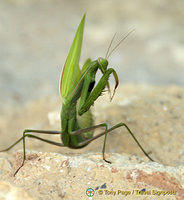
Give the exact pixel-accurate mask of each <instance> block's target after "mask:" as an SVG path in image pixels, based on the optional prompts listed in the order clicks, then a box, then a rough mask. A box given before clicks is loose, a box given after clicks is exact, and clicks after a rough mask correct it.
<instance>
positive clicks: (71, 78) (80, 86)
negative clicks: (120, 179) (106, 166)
mask: <svg viewBox="0 0 184 200" xmlns="http://www.w3.org/2000/svg"><path fill="white" fill-rule="evenodd" d="M84 23H85V14H84V16H83V18H82V20H81V22H80V24H79V26H78V29H77V32H76V34H75V38H74V40H73V43H72V45H71V47H70V51H69V53H68V57H67V59H66V62H65V65H64V68H63V72H62V75H61V81H60V93H61V97H62V110H61V127H62V130H61V131H50V130H32V129H26V130H24V132H23V136H22V137H21V138H20V139H19V140H17V141H16V142H15V143H14V144H12V145H11V146H9V147H8V148H6V149H4V150H2V151H0V152H4V151H8V150H10V149H11V148H12V147H14V146H15V145H16V144H18V143H19V142H20V141H23V161H22V164H21V165H20V167H19V168H18V169H17V170H16V171H15V173H14V176H15V175H16V174H17V172H18V171H19V170H20V169H21V167H22V166H23V165H24V162H25V160H26V150H25V138H26V137H28V138H35V139H38V140H41V141H43V142H46V143H49V144H53V145H56V146H59V147H69V148H72V149H78V148H82V147H84V146H86V145H88V144H89V143H90V142H92V141H94V140H96V139H97V138H99V137H101V136H103V135H105V138H104V143H103V148H102V154H103V160H104V161H105V162H107V163H111V162H110V161H108V160H106V159H105V147H106V139H107V134H108V133H109V132H111V131H113V130H114V129H117V128H119V127H125V128H126V129H127V130H128V132H129V133H130V135H131V136H132V137H133V139H134V140H135V142H136V143H137V145H138V146H139V147H140V149H141V150H142V151H143V153H144V154H145V155H146V156H147V157H148V158H149V159H150V160H151V161H153V159H152V158H151V157H150V156H149V155H148V154H147V153H146V152H145V150H144V149H143V148H142V146H141V145H140V143H139V142H138V140H137V139H136V138H135V136H134V134H133V133H132V131H131V130H130V129H129V128H128V126H127V125H126V124H125V123H122V122H121V123H118V124H116V125H115V126H113V127H111V128H109V129H108V125H107V124H106V123H101V124H98V125H94V124H93V117H92V113H91V110H90V108H91V106H92V105H93V104H94V102H95V101H96V100H97V99H98V97H99V96H100V95H101V94H102V92H104V89H105V87H107V89H108V91H109V93H110V96H111V92H110V86H109V82H108V79H109V76H110V75H111V74H112V75H113V76H114V79H115V82H116V84H115V87H114V91H113V95H112V96H111V100H112V98H113V96H114V94H115V90H116V88H117V87H118V83H119V81H118V75H117V73H116V71H115V70H114V69H113V68H108V61H107V58H108V56H109V55H110V54H111V53H112V51H113V50H114V49H115V48H116V47H117V46H118V45H119V44H120V43H121V42H122V41H123V40H124V39H125V38H126V37H127V36H128V34H127V36H125V37H124V38H123V39H122V40H121V41H120V42H119V43H118V45H116V46H115V48H114V49H112V50H111V52H110V53H109V50H110V47H111V44H112V41H113V39H114V37H113V39H112V40H111V43H110V45H109V48H108V51H107V53H106V56H105V58H102V57H99V58H98V59H97V60H94V61H91V59H90V58H88V59H87V60H86V62H85V63H84V65H83V67H82V69H81V70H80V68H79V60H80V55H81V47H82V40H83V31H84ZM114 36H115V35H114ZM98 70H100V71H101V73H102V77H101V79H100V80H99V82H98V83H97V84H95V79H96V72H97V71H98ZM79 116H80V117H79ZM100 127H102V128H104V129H105V130H104V131H103V132H102V133H100V134H98V135H96V136H93V131H94V130H95V129H96V128H100ZM33 133H41V134H58V135H60V136H61V140H62V143H58V142H55V141H51V140H47V139H43V138H41V137H38V136H36V135H33Z"/></svg>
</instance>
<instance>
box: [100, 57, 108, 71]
mask: <svg viewBox="0 0 184 200" xmlns="http://www.w3.org/2000/svg"><path fill="white" fill-rule="evenodd" d="M98 64H99V65H100V66H101V68H102V69H103V70H106V69H107V66H108V61H107V59H105V58H98Z"/></svg>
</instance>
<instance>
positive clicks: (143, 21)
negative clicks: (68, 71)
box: [0, 0, 184, 114]
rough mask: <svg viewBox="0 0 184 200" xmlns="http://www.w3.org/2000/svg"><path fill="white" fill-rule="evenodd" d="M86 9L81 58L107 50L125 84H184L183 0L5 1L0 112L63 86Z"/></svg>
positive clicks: (1, 4)
mask: <svg viewBox="0 0 184 200" xmlns="http://www.w3.org/2000/svg"><path fill="white" fill-rule="evenodd" d="M85 12H86V13H87V18H86V25H85V33H84V41H83V48H82V55H81V65H82V63H84V61H85V59H86V58H88V57H91V58H92V59H96V58H98V57H99V56H105V53H106V51H107V47H108V45H109V42H110V40H111V38H112V36H113V34H114V33H117V38H116V39H115V43H116V42H117V41H118V40H120V39H121V38H122V37H123V35H125V34H126V33H128V32H129V31H130V30H132V29H135V31H134V33H132V34H131V35H130V36H129V37H128V38H127V39H126V40H125V41H124V42H123V43H122V44H121V46H120V47H119V48H118V49H117V50H116V51H115V52H114V53H113V54H112V55H111V57H110V58H109V62H110V64H109V65H110V66H111V67H113V68H115V70H116V71H117V73H118V74H119V79H120V82H121V83H129V82H130V83H136V84H137V83H146V84H154V85H169V84H177V85H180V86H183V85H184V79H183V77H184V1H183V0H175V1H171V0H150V1H147V0H137V1H127V0H101V1H99V0H98V1H97V0H93V1H90V0H77V1H76V0H39V1H38V0H29V1H27V0H1V1H0V94H1V95H0V113H1V114H3V113H5V112H6V109H7V108H11V107H15V106H16V107H20V106H22V105H23V104H25V103H27V102H29V101H32V100H34V99H38V98H40V97H44V96H52V95H54V96H55V95H58V96H59V92H58V85H59V79H60V74H61V70H62V67H63V65H64V63H65V59H66V57H67V54H68V51H69V48H70V45H71V43H72V41H73V38H74V34H75V31H76V29H77V26H78V24H79V22H80V20H81V18H82V16H83V14H84V13H85Z"/></svg>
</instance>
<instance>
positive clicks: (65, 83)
mask: <svg viewBox="0 0 184 200" xmlns="http://www.w3.org/2000/svg"><path fill="white" fill-rule="evenodd" d="M85 16H86V15H85V14H84V16H83V18H82V20H81V22H80V24H79V26H78V29H77V32H76V34H75V38H74V40H73V43H72V45H71V47H70V51H69V53H68V57H67V59H66V62H65V66H64V69H63V72H62V75H61V82H60V93H61V97H62V99H63V103H64V102H65V101H67V98H68V97H69V95H70V94H71V92H72V91H73V90H74V88H75V85H76V83H77V81H78V80H79V79H80V76H81V72H80V68H79V60H80V55H81V47H82V39H83V32H84V23H85Z"/></svg>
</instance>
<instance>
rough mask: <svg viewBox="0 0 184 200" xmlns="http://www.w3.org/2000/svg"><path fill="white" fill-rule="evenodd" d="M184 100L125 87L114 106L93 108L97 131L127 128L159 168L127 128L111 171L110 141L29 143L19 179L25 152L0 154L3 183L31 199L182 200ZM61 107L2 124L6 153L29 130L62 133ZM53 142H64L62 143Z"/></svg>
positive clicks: (162, 91) (15, 113)
mask: <svg viewBox="0 0 184 200" xmlns="http://www.w3.org/2000/svg"><path fill="white" fill-rule="evenodd" d="M183 98H184V89H183V88H180V87H177V86H169V87H155V86H148V85H137V86H135V85H122V86H120V87H119V88H118V90H117V93H116V95H115V98H114V99H113V101H112V102H109V99H108V95H104V96H102V97H100V98H99V100H98V101H97V102H95V106H94V108H93V113H94V117H95V124H99V123H101V122H107V123H108V124H109V125H110V126H113V125H115V124H117V123H118V122H121V121H123V122H125V123H126V124H127V125H128V126H129V127H130V129H131V130H132V131H133V133H134V134H135V136H136V137H137V139H138V140H139V142H140V143H141V144H142V146H143V147H144V149H145V150H146V151H147V152H149V153H150V156H151V157H152V158H153V159H154V160H155V161H156V162H150V161H148V159H147V158H146V157H145V156H144V154H143V153H142V152H141V150H140V149H139V148H138V147H137V145H136V144H135V142H134V141H133V139H132V138H131V136H130V135H129V134H128V132H127V131H126V130H125V128H119V129H117V130H115V131H113V133H110V134H109V135H108V139H107V140H108V141H107V149H106V152H107V154H106V158H107V159H108V160H110V161H112V164H107V163H105V162H104V161H103V160H102V155H101V150H102V144H103V139H104V138H100V139H98V140H96V141H94V142H92V143H91V144H89V145H88V146H87V147H85V148H83V149H79V150H71V149H68V148H59V147H55V146H52V145H49V144H45V143H43V142H40V141H35V140H31V139H27V140H26V148H27V150H31V152H29V151H27V161H26V163H25V165H24V166H23V167H22V168H21V169H20V171H19V172H18V173H17V175H16V176H15V177H13V172H15V170H16V169H17V168H18V166H20V164H21V160H22V153H21V151H18V152H17V150H18V149H22V146H21V145H20V144H19V145H17V146H16V147H15V148H14V149H13V150H10V151H9V152H8V153H0V178H1V180H2V181H6V182H8V183H10V184H11V186H12V187H21V188H23V189H24V191H25V193H26V194H28V195H29V196H30V197H31V198H33V199H62V198H63V199H79V198H81V199H87V198H88V197H87V196H86V190H87V189H88V188H92V189H94V190H95V195H94V196H93V198H92V199H107V198H108V199H122V198H123V197H124V196H125V194H127V197H126V198H127V199H153V198H155V199H166V198H167V199H178V200H182V199H183V198H184V196H183V195H184V178H183V177H184V167H183V163H184V150H183V147H184V146H183V144H184V137H183V128H184V123H183V121H184V114H183V112H182V111H183V109H184V104H183ZM54 100H56V101H54ZM57 102H58V103H57ZM60 107H61V106H60V105H59V100H57V98H56V97H51V98H48V99H41V100H37V101H35V102H32V103H30V104H27V105H26V106H25V107H23V108H22V109H21V110H17V109H16V108H15V110H12V112H11V113H7V115H4V116H1V120H0V122H1V124H0V127H1V134H0V137H1V139H0V141H1V149H2V148H6V147H7V146H8V145H9V144H11V143H13V142H14V141H15V140H16V139H18V138H20V137H21V132H22V131H23V130H24V129H25V128H34V129H48V130H59V129H60V121H59V118H58V114H59V108H60ZM10 122H11V124H10ZM2 130H3V131H2ZM5 133H6V134H5ZM97 133H98V131H96V133H95V134H97ZM44 137H45V136H44ZM46 138H48V137H46ZM50 138H51V139H52V140H56V141H60V138H58V136H51V137H50ZM33 150H36V151H35V152H34V151H33ZM13 152H14V153H13ZM44 152H45V153H44ZM52 152H54V153H52ZM89 152H90V153H89ZM124 152H125V153H124ZM133 154H134V155H133ZM135 155H136V156H135ZM144 189H145V191H144ZM111 190H113V191H114V192H116V194H115V193H114V192H110V191H111ZM140 190H142V191H141V192H140V193H141V194H138V193H139V191H140ZM156 191H157V193H156ZM118 192H119V194H118ZM126 192H127V193H126ZM159 192H160V193H159ZM161 192H162V193H161ZM164 192H170V193H169V194H165V193H164ZM101 193H103V194H101ZM120 193H121V194H120ZM130 193H131V194H130ZM159 194H160V195H159ZM164 194H165V196H164ZM114 195H115V196H114ZM122 195H123V196H122ZM158 195H159V196H158Z"/></svg>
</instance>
